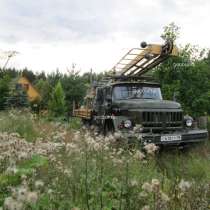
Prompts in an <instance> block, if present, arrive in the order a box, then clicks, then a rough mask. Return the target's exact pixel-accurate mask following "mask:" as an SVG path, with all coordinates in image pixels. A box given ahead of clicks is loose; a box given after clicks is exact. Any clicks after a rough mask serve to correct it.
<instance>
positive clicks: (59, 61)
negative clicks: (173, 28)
mask: <svg viewBox="0 0 210 210" xmlns="http://www.w3.org/2000/svg"><path fill="white" fill-rule="evenodd" d="M209 12H210V1H209V0H74V1H73V0H0V29H1V30H0V50H16V51H18V52H19V53H20V54H19V55H18V56H16V57H15V58H14V59H12V60H11V62H10V63H9V65H8V67H11V66H12V67H13V66H14V67H17V68H24V67H28V68H30V69H32V70H34V71H41V70H45V71H46V72H51V71H54V70H55V69H56V68H59V69H60V70H61V71H62V72H66V71H67V69H68V68H69V69H70V68H71V65H72V63H76V64H77V69H82V71H83V72H84V71H89V70H90V68H93V70H94V71H96V72H99V71H103V70H107V69H110V68H111V67H112V66H113V65H114V64H115V63H116V62H117V60H118V59H119V58H120V57H121V56H122V55H123V54H124V53H125V52H126V51H127V50H128V49H129V48H132V47H138V46H139V44H140V42H141V41H147V42H148V43H158V42H161V39H160V34H161V32H162V31H163V26H165V25H167V24H169V23H170V22H175V24H176V25H178V26H179V27H180V28H181V34H180V39H179V40H178V44H186V43H189V42H190V43H192V44H196V45H200V46H201V47H210V41H209V40H210V26H209V25H210V17H209ZM3 63H4V60H3V59H1V60H0V65H1V66H2V65H3Z"/></svg>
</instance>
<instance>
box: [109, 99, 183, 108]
mask: <svg viewBox="0 0 210 210" xmlns="http://www.w3.org/2000/svg"><path fill="white" fill-rule="evenodd" d="M112 105H113V108H114V107H116V108H120V109H180V108H181V105H180V104H179V103H177V102H175V101H168V100H153V99H132V100H115V101H113V103H112Z"/></svg>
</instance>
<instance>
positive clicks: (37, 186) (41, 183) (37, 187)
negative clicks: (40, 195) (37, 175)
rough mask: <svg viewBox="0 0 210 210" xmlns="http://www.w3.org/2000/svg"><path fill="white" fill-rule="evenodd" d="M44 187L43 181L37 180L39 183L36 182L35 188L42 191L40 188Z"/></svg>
mask: <svg viewBox="0 0 210 210" xmlns="http://www.w3.org/2000/svg"><path fill="white" fill-rule="evenodd" d="M43 186H44V182H43V181H41V180H37V181H36V182H35V188H36V189H40V188H42V187H43Z"/></svg>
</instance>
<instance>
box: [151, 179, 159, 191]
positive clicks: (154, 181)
mask: <svg viewBox="0 0 210 210" xmlns="http://www.w3.org/2000/svg"><path fill="white" fill-rule="evenodd" d="M151 183H152V189H153V191H154V192H158V191H159V189H160V181H159V180H158V179H152V182H151Z"/></svg>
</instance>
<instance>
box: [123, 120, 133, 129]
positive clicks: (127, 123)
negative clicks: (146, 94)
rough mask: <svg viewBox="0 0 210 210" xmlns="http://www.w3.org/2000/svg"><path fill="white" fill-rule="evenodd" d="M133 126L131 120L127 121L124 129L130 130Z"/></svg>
mask: <svg viewBox="0 0 210 210" xmlns="http://www.w3.org/2000/svg"><path fill="white" fill-rule="evenodd" d="M131 126H132V123H131V121H130V120H125V122H124V127H125V128H130V127H131Z"/></svg>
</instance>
